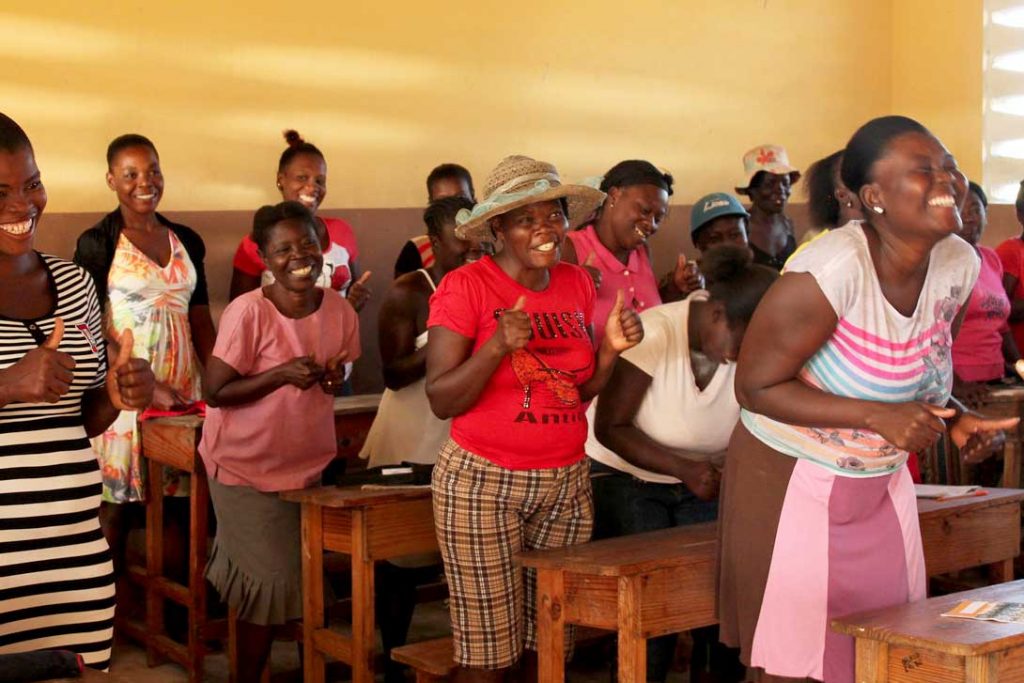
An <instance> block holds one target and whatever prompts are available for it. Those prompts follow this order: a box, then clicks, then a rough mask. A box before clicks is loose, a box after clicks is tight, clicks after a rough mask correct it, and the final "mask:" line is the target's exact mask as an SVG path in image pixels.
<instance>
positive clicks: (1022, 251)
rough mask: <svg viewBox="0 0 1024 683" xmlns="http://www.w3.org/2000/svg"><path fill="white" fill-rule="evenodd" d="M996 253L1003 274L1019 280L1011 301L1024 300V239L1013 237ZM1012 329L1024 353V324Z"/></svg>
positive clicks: (1019, 347) (1018, 345)
mask: <svg viewBox="0 0 1024 683" xmlns="http://www.w3.org/2000/svg"><path fill="white" fill-rule="evenodd" d="M996 253H997V254H999V260H1000V261H1001V262H1002V264H1003V272H1004V273H1006V274H1007V275H1012V276H1014V277H1015V278H1017V287H1016V289H1014V291H1013V292H1012V293H1011V299H1024V239H1021V238H1020V237H1011V238H1010V239H1008V240H1006V241H1005V242H1003V243H1002V244H1000V245H999V246H998V247H996ZM1010 303H1013V302H1012V301H1011V302H1010ZM1010 329H1011V330H1013V340H1014V341H1015V342H1017V348H1018V349H1020V351H1021V352H1022V353H1024V322H1021V323H1011V324H1010Z"/></svg>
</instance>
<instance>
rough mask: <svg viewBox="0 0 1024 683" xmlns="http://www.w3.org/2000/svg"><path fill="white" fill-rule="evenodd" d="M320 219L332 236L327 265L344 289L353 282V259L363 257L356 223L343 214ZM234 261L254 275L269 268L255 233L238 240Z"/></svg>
mask: <svg viewBox="0 0 1024 683" xmlns="http://www.w3.org/2000/svg"><path fill="white" fill-rule="evenodd" d="M317 220H320V221H323V224H324V225H325V226H326V227H327V235H328V237H330V239H331V244H330V245H329V246H328V248H327V249H325V250H324V269H325V270H330V278H331V289H334V290H337V291H339V292H342V293H344V292H345V291H346V290H347V289H348V286H349V284H351V282H352V262H353V261H355V260H356V259H357V258H359V248H358V247H357V246H356V236H355V233H353V232H352V226H351V225H349V224H348V223H346V222H345V221H343V220H342V219H340V218H326V217H323V216H317ZM231 265H233V266H234V267H235V268H237V269H238V270H240V271H242V272H243V273H245V274H246V275H252V276H253V277H257V276H259V275H262V274H263V271H264V270H266V266H264V265H263V259H261V258H260V254H259V248H258V247H257V246H256V242H254V241H253V239H252V234H251V233H250V234H248V235H246V236H245V237H243V238H242V241H241V242H240V243H239V244H238V249H236V250H235V258H234V260H233V261H232V263H231Z"/></svg>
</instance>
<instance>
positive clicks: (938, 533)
mask: <svg viewBox="0 0 1024 683" xmlns="http://www.w3.org/2000/svg"><path fill="white" fill-rule="evenodd" d="M1021 500H1024V491H1018V490H1004V489H990V490H989V494H988V495H986V496H981V497H977V498H961V499H958V500H950V501H943V502H938V501H924V500H922V501H918V511H919V514H920V520H921V531H922V541H923V544H924V555H925V567H926V568H927V572H928V575H929V576H934V575H937V574H945V573H948V572H953V571H959V570H962V569H968V568H971V567H975V566H979V565H990V566H992V567H994V569H995V573H996V576H997V577H1009V576H1011V575H1012V571H1013V558H1014V557H1016V556H1017V555H1018V554H1019V553H1020V501H1021ZM717 545H718V542H717V535H716V530H715V525H714V524H705V525H695V526H688V527H679V528H676V529H666V530H663V531H655V532H650V533H645V534H637V535H635V536H625V537H622V538H613V539H608V540H603V541H595V542H593V543H586V544H582V545H577V546H572V547H569V548H560V549H557V550H544V551H533V552H527V553H522V554H520V555H519V556H518V559H519V561H520V562H521V563H522V565H523V566H524V567H532V568H534V569H536V570H537V642H538V643H539V644H540V647H539V648H538V653H537V654H538V660H539V666H540V671H539V674H540V680H541V681H544V682H545V683H561V682H562V681H564V680H565V662H564V657H563V652H564V642H565V625H566V624H579V625H582V626H593V627H596V628H603V629H609V630H617V631H618V634H619V635H618V639H619V643H618V646H619V676H618V680H619V683H643V681H644V680H645V675H646V670H647V649H646V641H647V639H648V638H653V637H656V636H659V635H664V634H666V633H676V632H678V631H685V630H689V629H692V628H697V627H701V626H710V625H713V624H715V623H716V615H715V583H716V576H715V566H716V558H717V553H718V548H717Z"/></svg>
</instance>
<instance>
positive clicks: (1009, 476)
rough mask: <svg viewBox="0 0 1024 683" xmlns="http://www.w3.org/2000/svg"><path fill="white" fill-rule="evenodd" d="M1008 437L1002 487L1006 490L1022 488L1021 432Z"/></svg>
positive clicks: (1004, 451)
mask: <svg viewBox="0 0 1024 683" xmlns="http://www.w3.org/2000/svg"><path fill="white" fill-rule="evenodd" d="M1019 429H1020V428H1019V427H1018V429H1017V430H1015V431H1016V432H1017V433H1014V434H1007V435H1006V447H1005V448H1004V449H1003V480H1002V482H1000V486H1002V487H1003V488H1004V489H1016V488H1020V449H1021V442H1020V438H1021V437H1020V436H1019V434H1020V432H1019Z"/></svg>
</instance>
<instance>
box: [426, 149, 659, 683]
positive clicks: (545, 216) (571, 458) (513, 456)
mask: <svg viewBox="0 0 1024 683" xmlns="http://www.w3.org/2000/svg"><path fill="white" fill-rule="evenodd" d="M485 197H486V198H485V199H484V200H483V201H482V202H481V203H480V204H478V205H477V206H476V207H475V208H474V209H473V210H472V211H462V212H460V213H459V215H458V217H457V222H458V223H459V226H458V228H457V229H456V234H457V235H459V236H460V237H462V238H464V239H473V238H475V237H479V236H488V235H491V234H492V233H493V234H495V235H500V237H501V238H502V240H503V241H504V249H502V251H501V253H499V254H497V255H496V256H486V257H484V258H483V259H481V260H479V261H477V262H475V263H471V264H468V265H465V266H463V267H461V268H458V269H456V270H454V271H452V272H450V273H448V275H447V276H446V277H445V278H444V280H443V281H442V282H441V284H440V285H439V286H438V289H437V292H436V293H435V294H434V296H433V297H432V298H431V302H430V318H429V320H428V323H427V327H428V329H429V343H428V344H427V384H426V389H427V396H428V398H429V400H430V406H431V408H432V410H433V411H434V413H435V414H436V415H437V416H438V417H439V418H442V419H447V418H452V424H451V437H450V438H449V440H448V441H447V442H446V443H445V445H444V446H443V447H442V449H441V453H440V455H439V456H438V461H437V465H436V466H435V467H434V475H433V491H434V519H435V523H436V526H437V535H438V544H439V545H440V548H441V556H442V558H443V560H444V565H445V572H446V574H447V576H448V581H449V588H450V591H451V616H452V630H453V634H454V639H455V661H456V663H458V664H459V665H460V669H459V673H458V674H457V677H456V680H458V681H467V680H468V681H498V680H502V679H503V677H504V675H505V672H506V671H507V670H508V669H509V668H510V667H511V666H512V665H513V664H515V663H516V662H517V661H518V660H519V659H520V657H521V655H522V653H523V648H524V646H525V648H526V649H529V650H535V649H536V632H535V628H534V620H533V618H532V615H533V614H534V602H533V601H534V589H533V586H532V580H526V581H524V577H523V574H522V571H521V570H519V569H517V568H516V567H515V566H514V564H513V560H512V558H513V556H514V555H515V553H517V552H518V551H520V550H523V549H525V548H550V547H561V546H566V545H571V544H574V543H579V542H582V541H585V540H587V538H589V536H590V529H591V524H592V519H593V503H592V498H591V493H590V483H589V479H588V476H587V464H586V460H585V459H584V452H583V444H584V442H585V441H586V437H587V423H586V417H585V415H584V405H585V404H586V402H587V401H589V400H590V399H591V398H593V397H594V395H596V394H597V392H598V391H600V389H601V387H603V386H604V384H605V382H606V381H607V380H608V377H609V375H610V374H611V370H612V367H613V365H614V363H615V360H616V358H617V357H618V355H619V354H620V353H621V352H622V351H625V350H626V349H629V348H631V347H633V346H635V345H636V344H637V343H639V342H640V340H641V339H642V338H643V328H642V326H641V323H640V319H639V317H638V316H637V314H636V313H635V312H634V311H632V310H630V309H628V308H626V307H625V306H624V305H623V296H622V293H621V292H620V293H619V295H618V297H617V301H616V304H615V305H614V306H613V307H612V309H611V311H610V313H609V314H608V316H607V319H606V320H600V319H599V320H597V321H596V324H597V325H599V326H601V327H603V328H604V332H605V334H604V338H603V340H602V342H601V344H600V345H599V346H598V348H597V352H596V353H595V351H594V347H593V345H592V342H591V323H592V320H593V317H594V302H595V298H596V293H595V291H594V285H593V283H592V281H591V279H590V277H589V276H588V275H587V273H586V272H584V271H583V270H582V269H581V268H578V267H576V266H573V265H570V264H566V263H561V250H562V245H563V243H564V242H565V233H566V230H567V229H568V228H569V227H570V226H571V225H576V224H578V223H579V222H580V221H582V220H583V219H584V218H585V217H586V216H588V215H589V214H590V213H591V212H593V210H594V209H595V208H597V206H598V205H600V203H601V201H602V200H603V199H604V193H602V192H600V191H598V190H595V189H593V188H590V187H585V186H581V185H562V184H561V182H560V180H559V177H558V172H557V171H556V170H555V167H554V166H552V165H551V164H547V163H544V162H540V161H535V160H534V159H530V158H528V157H523V156H512V157H508V158H506V159H504V160H503V161H502V162H501V163H500V164H498V166H497V168H495V169H494V171H492V172H491V174H490V176H489V178H488V180H487V184H486V190H485ZM529 668H530V667H529V666H528V667H527V669H528V670H529Z"/></svg>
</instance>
